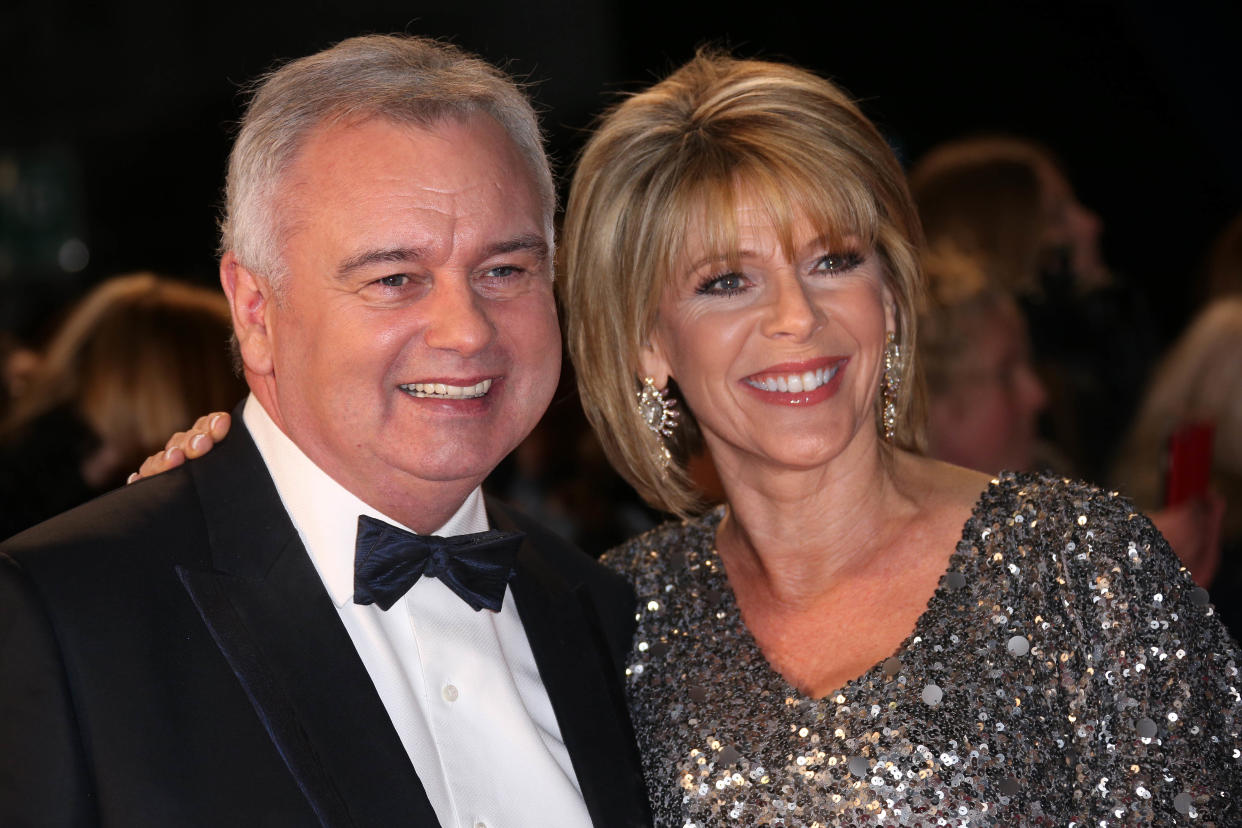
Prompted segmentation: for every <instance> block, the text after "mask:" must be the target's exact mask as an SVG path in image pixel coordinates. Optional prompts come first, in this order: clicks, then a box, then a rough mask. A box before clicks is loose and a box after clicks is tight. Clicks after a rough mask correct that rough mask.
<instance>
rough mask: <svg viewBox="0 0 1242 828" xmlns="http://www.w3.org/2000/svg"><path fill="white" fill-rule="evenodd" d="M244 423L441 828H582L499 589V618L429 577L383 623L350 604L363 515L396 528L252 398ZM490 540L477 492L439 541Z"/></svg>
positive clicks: (551, 726) (540, 692) (521, 640)
mask: <svg viewBox="0 0 1242 828" xmlns="http://www.w3.org/2000/svg"><path fill="white" fill-rule="evenodd" d="M242 419H243V420H244V421H245V423H246V427H247V428H248V429H249V430H250V434H251V435H252V436H253V437H254V441H255V444H256V445H257V446H258V448H259V453H260V454H261V455H262V456H263V460H264V462H265V463H266V464H267V468H268V471H270V472H271V475H272V479H273V480H274V481H275V483H276V490H277V491H278V492H279V493H280V499H281V501H282V502H283V503H284V506H285V509H286V510H287V511H288V512H289V516H290V518H291V519H292V520H293V525H294V527H296V529H297V531H298V535H299V536H300V537H301V539H302V543H303V544H304V545H305V546H306V550H307V552H308V553H309V554H310V557H311V560H312V561H313V562H314V564H315V569H316V570H317V571H318V572H319V577H320V578H321V579H322V580H323V585H324V587H325V588H326V589H327V591H328V595H329V596H330V597H331V598H332V602H333V603H334V604H336V609H337V612H338V613H339V614H340V617H341V621H342V623H344V625H345V629H346V630H347V631H348V632H349V636H350V638H351V639H352V640H353V642H354V646H355V647H356V648H357V650H358V655H359V656H361V658H362V663H363V664H364V665H365V666H366V668H367V672H368V673H369V674H370V676H371V681H372V682H374V684H375V689H376V690H377V691H378V692H379V697H380V700H381V701H383V703H384V708H385V709H386V710H387V711H388V716H389V718H391V719H392V724H393V727H394V728H396V731H397V735H398V736H400V738H401V744H402V745H403V746H404V747H405V750H406V752H407V753H408V754H409V756H410V761H411V762H412V763H413V764H414V769H415V770H416V771H417V772H418V777H419V779H420V780H421V781H422V783H423V787H424V788H425V789H426V791H427V798H428V799H429V800H430V801H431V806H432V808H433V809H434V810H435V813H436V817H437V818H438V819H439V821H440V824H441V825H442V826H444V827H445V828H451V827H458V828H478V827H479V826H484V828H504V827H505V826H540V828H543V826H549V827H555V826H565V827H566V828H570V827H571V826H572V827H573V828H581V826H589V825H590V824H591V820H590V816H589V814H588V813H587V809H586V804H585V803H584V802H583V799H582V793H581V791H580V790H579V787H578V779H577V776H576V775H575V774H574V771H573V767H572V766H571V764H570V760H569V753H568V751H566V749H565V745H564V743H563V742H562V741H561V732H560V728H559V727H558V726H557V723H556V716H555V714H554V713H553V711H552V704H551V702H550V701H549V700H548V694H547V691H546V690H545V689H544V686H543V682H542V680H541V679H540V678H539V671H538V669H537V668H536V666H535V657H534V654H533V653H532V652H531V649H530V644H529V642H527V640H526V632H525V630H524V629H523V627H522V620H521V619H520V618H519V617H518V614H517V608H516V606H515V604H514V600H513V593H512V591H511V590H506V591H505V598H504V604H503V606H502V608H501V610H500V612H498V613H493V612H491V611H489V610H481V611H479V612H475V611H474V610H472V609H471V608H470V607H469V605H467V604H466V602H465V601H463V600H462V599H461V598H459V597H458V596H457V595H456V594H455V593H453V592H452V591H451V590H450V589H449V588H448V587H446V586H444V584H443V583H441V582H440V581H439V580H437V579H435V578H430V577H426V578H420V579H419V580H418V582H417V583H416V584H415V585H414V586H413V587H412V588H411V589H410V591H409V592H408V593H406V594H405V596H403V597H402V598H401V599H400V600H399V601H397V603H396V604H394V605H393V606H392V607H391V608H390V609H389V610H388V611H387V612H385V611H384V610H381V609H380V608H379V607H377V606H375V605H374V604H370V605H365V606H362V605H358V604H355V603H354V602H353V600H352V598H353V584H354V541H355V537H356V534H357V527H358V516H359V515H370V516H372V517H376V518H379V519H380V520H384V521H387V522H388V523H391V524H393V525H394V526H401V524H400V523H399V522H398V521H396V520H393V519H392V518H390V517H388V516H387V515H383V514H381V513H380V512H378V511H376V510H375V509H373V508H371V507H370V506H368V505H367V504H365V503H363V502H362V501H361V500H360V499H358V498H357V497H356V496H354V495H353V494H351V493H350V492H349V491H347V490H346V489H344V488H343V487H342V486H341V485H340V484H338V483H337V482H336V481H335V480H333V479H332V478H331V477H329V476H328V475H327V474H326V473H325V472H324V471H323V470H322V469H320V468H319V467H318V466H316V465H315V464H314V463H313V462H311V460H310V458H308V457H307V456H306V455H305V454H303V453H302V451H301V450H300V449H299V448H298V447H297V446H296V445H295V444H294V443H293V441H292V440H290V439H289V437H288V436H286V435H285V433H284V432H282V431H281V430H280V428H279V427H278V426H277V425H276V424H275V423H274V422H273V421H272V419H271V417H270V416H269V415H268V413H267V412H266V411H265V410H264V409H263V406H262V404H260V403H259V401H258V400H257V399H256V398H255V397H254V396H251V397H250V399H248V400H247V401H246V405H245V410H244V412H243V415H242ZM402 528H406V529H408V527H402ZM487 528H488V524H487V513H486V511H485V510H484V503H483V496H482V492H481V490H479V489H475V490H474V491H473V492H472V493H471V494H470V496H469V497H468V498H466V501H465V503H463V504H462V505H461V508H459V509H458V510H457V513H456V514H454V515H453V517H452V518H450V519H449V521H448V523H446V524H444V526H442V527H441V528H440V529H438V530H437V531H436V532H434V533H433V534H436V535H442V536H452V535H460V534H465V533H468V532H480V531H484V530H486V529H487ZM307 646H308V647H313V646H314V642H307ZM348 709H349V707H348V700H346V699H342V700H341V711H342V713H341V715H349V714H348Z"/></svg>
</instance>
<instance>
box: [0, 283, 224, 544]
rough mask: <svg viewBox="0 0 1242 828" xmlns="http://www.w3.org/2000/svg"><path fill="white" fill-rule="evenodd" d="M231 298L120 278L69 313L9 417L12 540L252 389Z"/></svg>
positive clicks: (4, 462)
mask: <svg viewBox="0 0 1242 828" xmlns="http://www.w3.org/2000/svg"><path fill="white" fill-rule="evenodd" d="M231 333H232V322H231V320H230V317H229V311H228V306H227V304H226V302H225V301H224V297H223V296H221V295H220V294H219V293H218V292H216V291H211V290H206V289H204V288H198V287H192V286H190V285H186V284H183V283H181V282H177V281H174V280H172V279H167V278H162V277H159V276H155V275H153V274H150V273H140V274H135V275H129V276H119V277H116V278H114V279H111V280H109V281H107V282H104V283H103V284H101V285H100V286H99V287H97V288H96V289H95V290H94V291H92V292H91V293H90V294H88V295H87V296H86V297H85V298H84V299H83V300H82V301H81V302H80V303H79V304H78V305H77V306H76V307H75V308H74V309H73V310H72V311H71V312H70V314H69V315H68V316H67V318H66V319H65V321H64V323H63V324H62V326H61V327H60V329H59V330H58V331H57V333H56V334H55V336H54V337H53V339H52V341H51V342H50V343H49V345H48V347H47V351H46V354H45V355H44V357H43V359H42V361H41V362H40V363H39V364H38V365H37V367H36V368H35V369H34V370H33V371H32V372H29V373H28V375H27V376H26V377H25V388H24V390H23V391H22V393H21V394H20V396H18V397H17V398H16V399H15V400H14V402H13V405H12V407H11V410H10V412H9V413H8V416H7V418H6V419H5V420H4V422H3V425H2V426H0V504H2V505H0V538H5V537H8V536H9V535H12V534H14V533H16V532H18V531H20V530H22V529H25V528H27V527H28V526H33V525H34V524H36V523H38V522H40V521H42V520H44V519H46V518H48V517H51V516H52V515H55V514H57V513H59V512H62V511H64V510H65V509H68V508H70V507H73V506H76V505H77V504H79V503H82V502H84V501H86V500H88V499H90V498H91V497H94V496H95V495H97V494H99V493H101V492H104V491H106V490H108V489H111V488H114V487H116V486H119V485H121V484H122V483H124V482H125V477H126V475H127V474H128V473H129V472H130V471H131V470H132V469H134V468H135V467H136V464H137V463H140V462H141V461H142V459H143V458H144V457H146V456H147V455H148V454H151V453H152V452H153V451H157V450H159V448H160V447H161V446H163V445H164V441H165V439H166V438H167V436H168V435H169V434H170V433H171V432H172V431H175V430H177V429H178V428H181V427H183V426H184V425H185V423H187V422H189V421H191V420H192V419H193V414H194V412H196V411H204V410H208V409H218V408H227V407H228V406H230V405H232V404H233V403H234V402H236V401H237V399H238V398H239V397H241V395H242V394H243V391H244V386H243V385H242V383H241V381H240V380H239V379H238V377H237V376H236V374H235V373H234V372H233V368H232V364H231V357H230V355H229V347H228V341H229V336H230V335H231Z"/></svg>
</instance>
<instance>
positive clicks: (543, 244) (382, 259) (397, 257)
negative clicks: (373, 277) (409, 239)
mask: <svg viewBox="0 0 1242 828" xmlns="http://www.w3.org/2000/svg"><path fill="white" fill-rule="evenodd" d="M519 252H527V253H530V254H531V255H533V256H535V257H536V258H538V259H540V260H543V259H547V258H548V242H547V240H546V239H544V238H543V236H540V235H539V234H538V233H523V234H522V235H520V236H514V237H513V238H511V239H505V240H504V241H501V242H496V243H495V244H493V245H490V246H489V247H487V248H485V249H484V250H483V256H482V258H484V259H490V258H491V257H493V256H503V255H505V254H506V253H519ZM426 255H427V250H426V248H422V247H388V248H384V249H381V250H365V251H363V252H362V253H359V254H357V255H355V256H350V257H349V258H348V259H346V260H345V261H343V262H341V265H340V267H338V268H337V269H336V275H337V278H339V279H340V278H345V277H346V276H349V275H350V274H351V273H353V272H354V271H355V270H360V269H361V268H364V267H368V266H370V265H375V264H407V263H414V262H417V261H419V260H421V259H423V258H425V257H426Z"/></svg>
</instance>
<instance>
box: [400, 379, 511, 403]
mask: <svg viewBox="0 0 1242 828" xmlns="http://www.w3.org/2000/svg"><path fill="white" fill-rule="evenodd" d="M491 387H492V381H491V380H489V379H485V380H483V381H482V382H478V383H475V384H474V385H445V384H444V383H442V382H411V383H409V384H408V385H403V386H401V390H402V391H404V392H405V393H407V394H409V395H410V396H411V397H446V398H450V399H463V400H470V399H474V398H475V397H481V396H483V395H484V394H486V393H487V389H489V388H491Z"/></svg>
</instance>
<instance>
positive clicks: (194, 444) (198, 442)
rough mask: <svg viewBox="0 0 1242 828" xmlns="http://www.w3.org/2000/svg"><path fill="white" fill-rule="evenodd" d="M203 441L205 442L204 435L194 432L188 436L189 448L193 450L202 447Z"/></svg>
mask: <svg viewBox="0 0 1242 828" xmlns="http://www.w3.org/2000/svg"><path fill="white" fill-rule="evenodd" d="M205 442H207V437H206V435H204V434H195V435H194V436H193V437H192V438H190V448H192V449H195V450H197V449H201V448H202V447H203V443H205Z"/></svg>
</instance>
